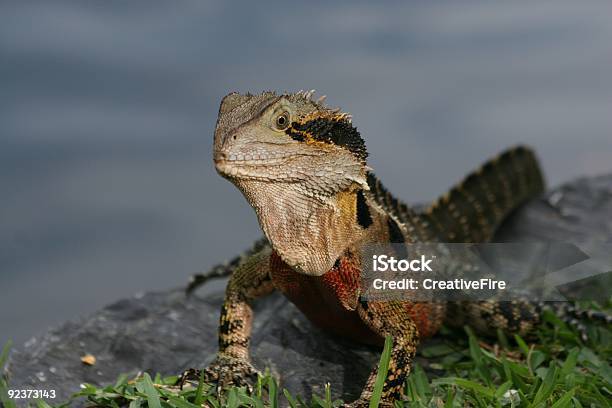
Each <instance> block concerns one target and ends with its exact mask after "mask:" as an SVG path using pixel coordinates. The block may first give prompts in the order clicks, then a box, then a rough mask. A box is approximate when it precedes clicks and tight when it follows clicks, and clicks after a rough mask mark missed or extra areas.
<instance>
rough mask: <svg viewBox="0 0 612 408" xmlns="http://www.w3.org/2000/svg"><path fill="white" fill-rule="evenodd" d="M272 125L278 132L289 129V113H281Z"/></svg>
mask: <svg viewBox="0 0 612 408" xmlns="http://www.w3.org/2000/svg"><path fill="white" fill-rule="evenodd" d="M274 125H275V126H276V128H277V129H278V130H285V129H287V128H288V127H289V113H288V112H283V113H281V114H280V115H278V116H277V117H276V119H275V120H274Z"/></svg>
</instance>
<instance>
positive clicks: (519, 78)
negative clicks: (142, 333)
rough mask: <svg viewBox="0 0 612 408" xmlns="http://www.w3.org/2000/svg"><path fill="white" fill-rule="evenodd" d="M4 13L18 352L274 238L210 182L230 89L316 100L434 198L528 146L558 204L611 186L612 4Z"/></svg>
mask: <svg viewBox="0 0 612 408" xmlns="http://www.w3.org/2000/svg"><path fill="white" fill-rule="evenodd" d="M373 3H374V2H354V1H351V2H346V3H342V2H334V3H333V4H329V2H321V3H316V2H308V3H303V4H297V3H296V4H294V2H286V1H285V2H268V3H266V5H265V6H264V5H262V4H263V3H262V2H244V3H235V2H222V1H219V2H214V3H211V2H205V1H183V2H173V1H168V2H160V1H151V0H148V1H134V0H132V1H129V2H128V1H108V0H107V1H93V2H86V1H75V2H67V1H53V2H51V1H47V0H41V1H15V2H9V1H4V2H2V3H1V4H0V342H4V341H5V340H7V339H9V338H12V339H14V340H15V341H16V342H18V343H19V342H22V341H24V340H26V339H27V338H28V337H29V336H31V335H34V334H36V333H40V332H42V331H44V330H45V329H46V328H47V327H49V326H52V325H55V324H57V323H59V322H61V321H63V320H65V319H72V318H77V317H79V316H83V315H86V314H87V313H89V312H91V311H92V310H95V309H96V308H98V307H100V306H102V305H105V304H108V303H109V302H111V301H113V300H116V299H119V298H121V297H125V296H128V295H131V294H133V293H135V292H139V291H148V290H154V289H161V288H167V287H173V286H178V285H182V284H184V283H185V282H186V281H187V279H188V277H189V275H190V274H192V273H194V272H197V271H199V270H203V269H206V268H207V267H209V266H211V265H213V264H214V263H216V262H218V261H221V260H223V259H225V258H227V257H230V256H232V255H233V254H235V253H237V252H238V251H239V250H241V249H242V248H245V247H247V246H248V245H249V244H250V242H251V241H252V240H253V239H255V238H256V237H257V236H259V234H260V233H259V229H258V226H257V222H256V219H255V217H254V214H253V213H252V210H251V209H250V208H249V207H248V206H247V204H246V202H245V200H244V199H243V198H242V197H241V196H240V194H239V193H238V191H237V190H235V188H234V187H233V186H231V185H230V184H229V183H227V182H226V181H224V180H223V179H221V178H220V177H218V176H217V175H216V174H215V172H214V169H213V167H212V163H211V152H210V147H211V142H212V133H213V128H214V123H215V118H216V113H217V109H218V103H219V101H220V99H221V97H222V96H223V95H224V94H226V93H227V92H229V91H233V90H239V91H261V90H263V89H276V90H298V89H311V88H315V89H317V90H319V91H320V92H321V93H324V94H327V95H328V101H329V102H330V104H333V105H338V106H342V107H343V108H344V109H345V110H347V111H349V112H351V113H352V114H353V115H354V122H355V123H356V125H357V126H358V127H359V129H360V130H361V131H362V134H363V135H364V137H365V138H366V142H367V143H368V147H369V151H370V154H371V160H370V165H371V166H372V167H373V168H374V169H375V170H376V172H377V173H378V174H379V175H380V176H381V178H382V179H383V180H384V182H385V184H387V185H388V186H389V187H390V188H391V189H392V190H393V191H394V192H396V194H397V195H398V196H400V197H402V198H404V199H406V200H407V201H409V202H418V201H424V200H429V199H433V198H434V197H436V196H437V195H438V194H439V193H441V192H443V191H444V189H446V188H447V187H448V186H450V185H451V184H452V183H454V182H456V181H458V180H459V179H460V178H461V177H462V176H463V174H464V173H466V172H467V171H469V170H471V169H472V168H474V167H475V166H476V165H478V164H479V163H480V162H481V161H483V160H484V159H485V158H487V157H488V156H490V155H492V154H494V153H495V152H497V151H499V150H500V149H503V148H504V147H507V146H509V145H512V144H515V143H519V142H521V143H528V144H530V145H532V146H534V147H535V148H536V149H537V151H538V153H539V155H540V157H541V159H542V162H543V166H544V168H545V171H546V174H547V178H548V180H549V183H550V184H558V183H560V182H562V181H565V180H569V179H572V178H574V177H577V176H579V175H588V174H597V173H603V172H609V171H610V170H612V160H611V158H612V135H611V132H610V131H611V129H612V79H611V75H610V72H612V23H610V16H611V15H612V3H611V2H607V1H601V2H594V1H593V2H575V1H556V2H546V1H525V2H519V1H516V2H487V1H464V2H461V3H460V4H459V3H456V2H448V3H440V2H436V3H433V2H425V1H423V2H384V4H383V3H381V2H377V3H376V5H374V4H373Z"/></svg>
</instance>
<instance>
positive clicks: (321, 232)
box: [214, 92, 368, 275]
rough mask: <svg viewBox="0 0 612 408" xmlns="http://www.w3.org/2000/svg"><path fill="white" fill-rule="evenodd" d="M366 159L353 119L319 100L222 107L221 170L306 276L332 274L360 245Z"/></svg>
mask: <svg viewBox="0 0 612 408" xmlns="http://www.w3.org/2000/svg"><path fill="white" fill-rule="evenodd" d="M366 157H367V151H366V148H365V143H364V141H363V139H362V138H361V136H360V135H359V132H358V131H357V129H356V128H355V127H354V126H353V125H352V123H351V117H350V115H348V114H347V113H343V112H341V111H340V110H339V109H331V108H329V107H327V106H325V105H324V104H323V101H322V99H319V100H316V101H315V100H313V99H312V92H297V93H292V94H276V93H274V92H264V93H262V94H259V95H250V94H246V95H241V94H238V93H231V94H229V95H227V96H226V97H225V98H223V101H222V102H221V107H220V109H219V117H218V120H217V126H216V129H215V141H214V162H215V167H216V169H217V171H218V172H219V174H221V175H222V176H223V177H225V178H227V179H228V180H230V181H231V182H232V183H233V184H235V185H236V186H237V187H238V188H239V189H240V190H241V191H242V193H243V194H244V196H245V197H246V198H247V200H248V201H249V203H250V204H251V206H252V207H253V208H254V209H255V212H256V213H257V215H258V219H259V223H260V225H261V226H262V229H263V230H264V233H265V234H266V236H267V237H268V239H269V240H270V242H271V244H272V246H273V248H274V249H275V250H276V251H277V252H278V253H279V254H280V256H281V257H282V258H283V260H285V262H287V263H288V264H289V265H290V266H292V267H294V268H295V269H297V270H299V271H301V272H303V273H306V274H309V275H321V274H323V273H325V272H327V270H328V269H329V267H331V266H332V265H333V264H334V262H335V260H336V259H337V258H338V256H339V254H340V253H341V252H342V251H343V250H344V249H345V248H346V247H347V246H348V245H349V241H350V240H351V239H354V235H352V233H353V230H352V224H354V222H353V221H354V209H355V205H356V204H355V202H356V201H355V198H354V196H355V194H356V191H360V190H363V189H366V190H367V189H368V185H367V181H366V174H367V170H368V167H367V165H366ZM345 219H346V220H345ZM340 224H342V225H340ZM338 231H339V232H338ZM334 234H339V235H338V236H335V235H334ZM340 235H342V236H340ZM332 241H333V242H332ZM326 268H327V269H326Z"/></svg>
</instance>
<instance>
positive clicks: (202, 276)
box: [185, 237, 269, 295]
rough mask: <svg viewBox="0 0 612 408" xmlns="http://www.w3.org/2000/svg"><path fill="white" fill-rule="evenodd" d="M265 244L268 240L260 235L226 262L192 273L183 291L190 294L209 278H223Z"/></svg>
mask: <svg viewBox="0 0 612 408" xmlns="http://www.w3.org/2000/svg"><path fill="white" fill-rule="evenodd" d="M267 245H269V244H268V240H267V239H266V238H264V237H262V238H260V239H258V240H257V241H255V242H254V243H253V245H252V246H251V248H249V249H247V250H246V251H244V252H243V253H242V254H240V255H238V256H236V257H234V258H232V259H230V260H229V261H227V262H224V263H221V264H218V265H215V266H213V267H212V268H210V269H209V270H208V271H207V272H204V273H198V274H195V275H192V276H191V279H190V281H189V284H188V285H187V288H185V292H186V293H187V295H190V294H191V293H193V291H194V290H196V289H197V288H199V287H200V286H202V285H204V284H205V283H206V282H208V281H209V280H211V279H217V278H225V277H226V276H229V275H231V274H232V272H233V271H234V270H235V269H236V267H237V266H238V265H240V264H241V263H242V261H243V260H245V259H246V258H248V257H250V256H251V255H253V254H255V253H257V252H259V251H261V250H262V249H263V248H265V247H266V246H267Z"/></svg>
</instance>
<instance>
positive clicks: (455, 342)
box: [0, 305, 612, 408]
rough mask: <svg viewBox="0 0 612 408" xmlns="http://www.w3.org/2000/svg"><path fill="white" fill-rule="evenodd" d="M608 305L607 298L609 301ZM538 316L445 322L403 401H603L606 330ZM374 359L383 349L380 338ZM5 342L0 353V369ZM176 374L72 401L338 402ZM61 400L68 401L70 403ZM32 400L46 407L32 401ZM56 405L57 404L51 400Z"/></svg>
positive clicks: (84, 393)
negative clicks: (185, 384) (510, 322)
mask: <svg viewBox="0 0 612 408" xmlns="http://www.w3.org/2000/svg"><path fill="white" fill-rule="evenodd" d="M608 306H609V305H608ZM544 320H545V323H544V324H543V325H542V326H541V327H540V328H539V329H538V330H537V333H536V335H537V337H536V338H534V339H531V340H527V339H522V338H520V337H518V336H514V338H512V337H510V338H507V337H506V336H505V335H504V334H502V333H501V332H500V333H498V335H497V338H494V339H486V340H483V339H479V338H477V337H476V336H475V335H474V333H472V331H471V330H470V329H469V328H466V329H465V330H464V331H461V330H450V329H447V328H444V329H443V330H442V332H441V333H440V335H439V336H437V338H436V339H437V340H436V341H434V342H430V343H428V344H425V345H424V347H422V348H421V350H420V351H419V356H420V357H421V358H419V361H421V362H424V363H423V364H424V366H421V365H419V364H415V366H414V369H413V371H412V374H411V375H410V376H409V378H408V379H407V381H406V389H405V401H404V402H403V403H399V402H398V403H397V404H396V406H410V407H464V406H476V407H554V408H559V407H610V406H611V405H612V404H611V402H610V401H612V368H611V366H610V362H611V361H612V350H611V349H612V330H611V328H609V327H603V326H601V325H594V324H588V325H587V327H588V333H589V340H588V341H587V342H586V343H583V342H582V341H581V340H580V337H579V335H578V333H577V332H575V331H574V330H572V329H571V328H569V327H567V326H566V325H565V323H563V322H562V321H561V320H559V319H558V318H557V317H556V316H555V315H553V314H551V313H547V314H545V315H544ZM385 344H386V346H385V350H384V351H383V353H382V356H381V364H383V366H384V365H386V364H387V363H388V358H389V354H390V345H391V342H390V339H387V341H386V343H385ZM7 354H8V347H5V350H4V352H3V353H2V354H1V355H0V370H1V369H2V366H3V364H4V363H5V361H6V357H7ZM175 381H176V377H161V376H159V375H156V376H155V377H154V378H151V377H150V376H149V374H143V375H142V376H140V377H138V378H136V379H128V377H127V376H121V377H120V378H119V379H118V380H117V381H116V383H115V384H111V385H108V386H106V387H103V388H100V387H95V386H93V385H87V384H86V385H84V386H83V387H84V388H82V390H81V392H79V393H78V394H76V395H75V396H74V397H73V399H72V400H71V401H79V402H80V403H83V402H84V401H85V402H87V403H88V404H90V405H92V406H98V407H113V408H116V407H123V406H125V407H129V408H137V407H143V408H144V407H149V408H168V407H175V408H195V407H198V406H209V407H215V408H216V407H239V406H250V407H277V406H285V405H287V404H288V405H289V406H291V407H326V408H327V407H337V406H339V405H340V404H341V403H342V402H341V401H339V400H332V396H331V395H332V390H331V389H330V387H329V385H327V386H326V387H325V395H324V396H316V395H314V396H311V397H310V398H307V399H304V398H302V397H300V396H294V395H291V394H290V393H289V392H288V391H287V390H286V389H283V390H282V391H281V390H279V388H278V385H277V383H276V381H275V379H274V378H273V377H271V376H270V375H269V374H266V375H264V376H263V377H260V378H259V379H258V382H257V384H256V385H255V387H254V391H253V392H252V393H250V394H249V393H248V392H247V391H246V389H244V388H230V389H227V390H225V392H224V393H223V395H221V396H218V395H217V393H216V391H215V389H214V387H213V386H211V385H209V384H205V383H203V382H202V381H200V383H199V384H198V386H197V387H190V388H188V389H184V390H179V389H178V388H176V387H173V386H172V385H173V384H174V383H175ZM381 385H382V380H381V379H380V378H379V379H378V381H377V382H376V387H375V393H374V398H372V402H371V404H370V407H376V406H377V405H378V396H379V395H380V393H379V392H380V388H381ZM7 387H8V385H7V383H6V381H5V379H0V401H1V402H2V403H3V404H4V406H5V407H7V408H11V407H13V406H14V405H12V403H13V401H11V400H9V399H8V398H7V397H6V390H7ZM69 402H70V401H68V402H67V403H69ZM33 405H34V406H37V407H38V408H47V407H48V405H46V404H44V403H43V402H35V403H33ZM55 406H56V407H57V406H59V405H55Z"/></svg>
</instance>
